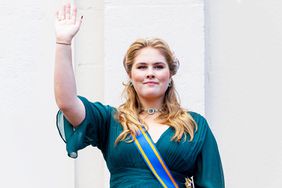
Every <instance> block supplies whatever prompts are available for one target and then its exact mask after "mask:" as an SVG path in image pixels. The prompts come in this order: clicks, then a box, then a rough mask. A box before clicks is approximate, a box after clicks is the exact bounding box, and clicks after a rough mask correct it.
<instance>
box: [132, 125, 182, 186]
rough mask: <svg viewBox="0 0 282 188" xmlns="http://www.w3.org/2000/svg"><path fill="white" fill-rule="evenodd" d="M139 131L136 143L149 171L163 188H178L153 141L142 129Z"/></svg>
mask: <svg viewBox="0 0 282 188" xmlns="http://www.w3.org/2000/svg"><path fill="white" fill-rule="evenodd" d="M139 130H140V131H139V132H138V134H137V135H136V137H135V138H134V143H135V145H136V147H137V149H138V151H139V153H140V154H141V156H142V157H143V159H144V161H145V162H146V164H147V166H148V167H149V169H150V170H151V171H152V173H153V174H154V175H155V177H156V178H157V179H158V181H159V182H160V183H161V185H162V186H163V187H165V188H178V185H177V183H176V181H175V180H174V178H173V177H172V175H171V173H170V171H169V169H168V167H167V165H166V164H165V162H164V160H163V159H162V157H161V155H160V153H159V151H158V150H157V148H156V146H155V144H154V143H153V141H152V139H151V138H150V137H149V135H148V134H147V132H146V131H144V130H143V129H142V128H139Z"/></svg>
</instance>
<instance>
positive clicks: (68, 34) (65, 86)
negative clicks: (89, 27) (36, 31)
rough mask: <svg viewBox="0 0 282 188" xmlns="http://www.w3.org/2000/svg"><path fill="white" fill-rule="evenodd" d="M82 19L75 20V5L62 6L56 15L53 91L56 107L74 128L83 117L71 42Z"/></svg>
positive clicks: (82, 106)
mask: <svg viewBox="0 0 282 188" xmlns="http://www.w3.org/2000/svg"><path fill="white" fill-rule="evenodd" d="M81 21H82V17H81V18H77V9H76V7H75V5H73V6H71V5H70V4H69V3H68V4H65V5H63V6H62V7H61V8H60V9H59V10H58V11H57V13H56V19H55V30H56V52H55V72H54V91H55V99H56V103H57V106H58V107H59V108H60V110H61V111H62V112H63V113H64V116H65V117H66V118H67V119H68V120H69V122H70V123H71V124H72V125H73V126H74V127H75V126H77V125H79V124H80V123H81V122H82V121H83V119H84V117H85V109H84V105H83V103H82V102H81V101H80V99H79V98H78V97H77V91H76V83H75V77H74V72H73V67H72V50H71V42H72V39H73V37H74V36H75V35H76V33H77V32H78V30H79V28H80V25H81Z"/></svg>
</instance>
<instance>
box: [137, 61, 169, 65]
mask: <svg viewBox="0 0 282 188" xmlns="http://www.w3.org/2000/svg"><path fill="white" fill-rule="evenodd" d="M147 64H149V63H146V62H137V63H136V65H147ZM152 64H153V65H155V64H166V63H165V62H162V61H157V62H154V63H152Z"/></svg>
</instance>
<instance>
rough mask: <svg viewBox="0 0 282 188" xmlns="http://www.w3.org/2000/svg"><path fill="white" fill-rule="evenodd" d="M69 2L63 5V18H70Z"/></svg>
mask: <svg viewBox="0 0 282 188" xmlns="http://www.w3.org/2000/svg"><path fill="white" fill-rule="evenodd" d="M70 8H71V6H70V3H67V4H66V5H65V6H64V10H65V19H68V20H69V19H70Z"/></svg>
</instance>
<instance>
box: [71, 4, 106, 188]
mask: <svg viewBox="0 0 282 188" xmlns="http://www.w3.org/2000/svg"><path fill="white" fill-rule="evenodd" d="M76 4H77V6H78V11H79V14H80V15H83V23H82V26H81V29H80V31H79V33H78V36H77V37H76V40H75V49H74V51H75V55H74V56H75V64H76V66H75V69H76V71H75V72H76V80H77V85H78V94H79V95H82V96H85V97H87V98H88V99H89V100H91V101H101V102H103V101H104V58H103V55H104V42H103V41H104V33H103V31H104V30H103V24H104V19H103V18H104V3H103V1H102V0H94V1H76ZM78 155H79V156H78V158H77V159H76V162H75V180H76V181H75V187H76V188H93V187H104V185H105V184H109V182H108V178H107V175H105V174H106V172H105V170H106V167H105V162H104V159H103V156H102V154H101V152H100V150H98V149H97V148H93V147H91V146H89V147H87V148H85V149H83V150H81V151H79V153H78Z"/></svg>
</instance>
